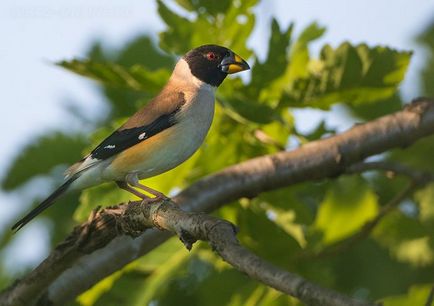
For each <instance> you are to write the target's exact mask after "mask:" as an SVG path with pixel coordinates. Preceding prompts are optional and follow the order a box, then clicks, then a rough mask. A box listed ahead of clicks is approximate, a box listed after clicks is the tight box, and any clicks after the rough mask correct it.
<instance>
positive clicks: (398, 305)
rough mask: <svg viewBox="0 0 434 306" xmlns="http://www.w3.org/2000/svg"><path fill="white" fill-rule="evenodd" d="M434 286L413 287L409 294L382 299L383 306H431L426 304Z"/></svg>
mask: <svg viewBox="0 0 434 306" xmlns="http://www.w3.org/2000/svg"><path fill="white" fill-rule="evenodd" d="M433 286H434V284H426V285H414V286H411V288H410V290H409V291H408V293H407V294H402V295H397V296H391V297H387V298H384V299H381V305H383V306H409V305H421V306H422V305H427V306H428V305H429V304H426V303H427V301H428V297H429V296H430V294H431V290H432V288H433Z"/></svg>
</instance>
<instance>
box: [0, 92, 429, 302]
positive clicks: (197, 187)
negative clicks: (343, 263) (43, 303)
mask: <svg viewBox="0 0 434 306" xmlns="http://www.w3.org/2000/svg"><path fill="white" fill-rule="evenodd" d="M432 134H434V105H433V102H432V101H430V100H428V99H418V100H417V101H415V102H413V103H412V104H410V105H409V106H407V107H406V108H405V109H404V110H402V111H400V112H397V113H394V114H391V115H387V116H384V117H382V118H379V119H377V120H375V121H371V122H369V123H366V124H361V125H356V126H354V127H353V128H352V129H350V130H349V131H347V132H345V133H342V134H340V135H336V136H333V137H330V138H328V139H323V140H319V141H315V142H311V143H309V144H307V145H305V146H303V147H301V148H299V149H296V150H294V151H291V152H279V153H277V154H273V155H268V156H263V157H258V158H254V159H251V160H249V161H246V162H243V163H240V164H238V165H235V166H232V167H229V168H227V169H225V170H223V171H221V172H219V173H217V174H214V175H212V176H209V177H206V178H204V179H202V180H200V181H198V182H197V183H195V184H193V185H192V186H190V187H189V188H187V189H186V190H184V191H183V192H181V193H180V194H179V195H178V196H177V197H175V198H174V201H175V202H176V203H178V204H179V205H182V206H183V207H184V209H186V210H191V211H202V212H209V211H212V210H214V209H216V208H218V207H220V206H221V205H223V204H226V203H229V202H231V201H233V200H236V199H239V198H241V197H254V196H256V195H257V194H259V193H261V192H263V191H268V190H273V189H277V188H280V187H284V186H289V185H292V184H296V183H299V182H304V181H308V180H317V179H324V178H328V177H334V176H337V175H339V174H342V173H344V172H345V171H346V168H347V167H348V166H350V165H352V164H354V163H356V162H360V161H362V160H364V159H365V158H366V157H368V156H372V155H375V154H379V153H382V152H385V151H387V150H389V149H392V148H397V147H406V146H408V145H410V144H412V143H413V142H415V141H416V140H418V139H420V138H422V137H425V136H428V135H432ZM114 236H116V235H113V236H111V237H109V238H111V239H113V238H114ZM165 239H167V234H161V233H158V232H156V231H146V233H145V234H144V235H142V236H140V237H139V238H137V239H135V240H131V239H127V238H122V237H117V238H115V239H113V241H112V242H111V243H109V244H108V245H106V244H107V242H106V243H105V244H98V242H97V241H95V242H94V244H93V249H92V248H90V249H87V250H86V251H85V252H71V253H68V256H63V257H62V256H58V255H56V254H58V252H59V251H62V250H61V248H60V250H59V248H58V249H56V251H54V252H53V253H52V254H51V255H50V256H49V257H48V258H47V259H46V260H45V261H44V262H43V263H42V264H41V265H40V266H39V267H37V268H36V269H35V270H34V271H32V272H31V273H29V275H28V276H27V277H25V278H24V279H23V280H22V281H20V282H18V283H17V284H16V285H15V286H13V287H11V288H9V289H8V290H7V291H6V292H5V293H4V294H3V295H2V296H0V301H2V299H3V301H4V299H7V300H8V301H14V302H16V303H15V304H13V305H31V303H32V302H33V301H34V299H35V297H36V296H40V294H41V292H44V291H45V290H47V288H48V292H47V294H46V297H48V298H49V300H51V301H53V302H55V303H59V304H62V303H65V302H66V301H68V300H69V299H72V298H74V297H75V296H76V295H78V294H79V293H81V292H82V291H84V290H86V289H87V288H89V287H90V286H91V285H93V284H94V283H96V282H97V281H98V280H100V279H102V278H104V277H106V276H108V275H109V274H111V273H112V272H114V271H116V270H118V269H120V268H121V267H123V266H124V265H126V264H127V263H129V262H130V261H132V260H134V259H135V258H138V257H140V256H141V255H143V254H145V253H146V252H148V251H149V250H151V249H152V248H153V247H155V246H156V245H158V244H159V243H161V242H162V241H164V240H165ZM102 247H104V248H103V249H100V250H98V251H97V252H95V250H97V249H98V248H102ZM91 252H92V254H89V255H87V256H84V255H86V254H88V253H91ZM68 267H71V268H70V269H67V268H68ZM89 267H92V269H89ZM62 272H63V273H62ZM60 274H61V275H60ZM59 276H60V277H59ZM18 297H20V298H22V300H21V299H18Z"/></svg>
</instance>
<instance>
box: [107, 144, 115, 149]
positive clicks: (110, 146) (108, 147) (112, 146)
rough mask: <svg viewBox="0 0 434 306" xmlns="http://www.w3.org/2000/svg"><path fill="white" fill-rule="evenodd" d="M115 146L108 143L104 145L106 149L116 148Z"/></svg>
mask: <svg viewBox="0 0 434 306" xmlns="http://www.w3.org/2000/svg"><path fill="white" fill-rule="evenodd" d="M114 148H116V146H115V145H107V146H105V147H104V149H114Z"/></svg>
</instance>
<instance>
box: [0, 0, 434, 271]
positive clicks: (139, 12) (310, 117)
mask: <svg viewBox="0 0 434 306" xmlns="http://www.w3.org/2000/svg"><path fill="white" fill-rule="evenodd" d="M169 2H170V1H169ZM255 11H256V12H257V13H258V19H257V25H256V28H255V31H254V34H253V37H252V38H251V39H250V40H249V41H248V44H249V45H250V46H251V47H253V48H255V49H256V50H258V52H259V54H260V55H262V56H264V55H265V53H266V45H267V41H268V34H269V33H268V28H269V22H270V18H271V17H272V16H275V17H276V18H277V19H278V21H279V22H280V23H281V24H282V25H284V26H286V25H287V24H288V23H290V22H294V23H295V25H296V28H295V33H296V34H297V33H298V32H299V31H301V30H302V29H303V28H304V27H305V26H307V25H308V24H309V23H311V22H312V21H317V22H319V23H320V24H321V25H324V26H326V27H327V32H326V34H325V35H324V37H323V38H321V39H320V40H319V41H317V42H316V43H315V44H314V45H313V48H312V49H313V51H314V52H317V51H318V50H319V48H320V47H321V46H322V45H323V44H324V43H330V44H332V45H334V46H336V45H338V44H339V43H341V42H343V41H345V40H349V41H350V42H352V43H361V42H366V43H368V44H369V45H378V44H380V45H387V46H390V47H394V48H397V49H404V50H414V51H415V54H414V56H413V59H412V62H411V64H410V70H409V73H408V74H407V76H406V79H405V81H404V83H403V86H402V91H403V96H404V98H406V99H407V100H408V99H411V98H412V97H415V96H418V95H419V89H418V78H417V76H418V73H419V71H420V69H421V68H422V67H421V65H422V63H423V62H424V58H425V52H424V50H423V48H421V47H420V46H418V45H416V43H415V41H414V38H415V36H416V35H417V34H419V33H420V32H421V31H422V30H423V29H424V28H425V27H426V26H427V25H428V24H430V22H432V21H433V20H434V0H418V1H417V5H416V4H415V1H409V0H395V1H393V2H392V1H386V0H364V1H348V0H328V1H322V0H303V1H300V0H299V1H285V0H263V1H262V2H261V3H260V5H259V6H258V7H257V8H255ZM163 28H164V24H163V23H162V21H161V20H160V19H159V17H158V14H157V13H156V3H155V1H150V0H148V1H138V0H129V1H125V2H122V3H121V2H120V1H118V0H104V1H102V0H94V1H91V2H90V1H84V0H75V1H72V0H62V1H55V0H51V1H50V0H39V1H37V2H36V1H34V0H18V1H17V0H2V1H0V37H1V39H2V41H1V43H0V67H1V68H0V69H1V81H0V106H1V109H2V114H3V116H2V120H1V121H0V140H1V145H0V179H1V178H2V176H3V175H4V173H5V171H6V170H7V167H8V164H9V163H10V161H11V160H12V159H13V158H14V156H15V155H16V154H17V153H18V152H19V150H20V148H22V147H23V146H24V145H25V144H26V143H28V142H29V141H30V140H31V139H32V138H35V137H37V136H38V135H41V134H44V133H45V132H46V131H48V130H53V129H59V128H60V129H63V130H69V129H78V128H80V126H79V124H78V123H77V122H74V120H73V119H72V116H71V115H70V114H68V111H67V108H66V105H67V104H69V105H74V106H76V107H79V108H81V109H83V110H84V111H85V112H86V114H87V115H88V117H89V118H92V117H98V116H99V112H100V107H101V105H102V104H103V103H102V102H103V101H102V100H101V99H102V97H101V96H100V95H99V94H98V92H97V91H96V90H95V86H94V83H93V82H92V81H90V80H88V79H85V78H82V77H80V76H76V75H74V74H71V73H69V72H67V71H66V70H63V69H61V68H58V67H56V66H54V65H52V63H53V62H56V61H59V60H64V59H72V58H76V57H78V58H83V57H85V54H86V51H87V49H88V47H89V46H90V45H91V43H92V42H93V41H95V40H102V41H103V42H104V43H105V44H107V45H108V46H112V47H114V48H121V47H122V45H123V44H125V43H126V42H128V41H130V40H132V39H133V38H134V37H135V36H137V35H139V34H143V33H151V34H152V35H153V36H154V37H155V38H157V33H158V31H161V30H162V29H163ZM145 52H146V50H144V55H145ZM296 115H297V116H298V118H299V120H298V121H299V122H301V123H300V124H301V126H300V128H302V129H309V128H310V127H311V125H312V124H315V122H318V120H320V119H321V118H323V117H324V113H322V112H319V111H297V112H296ZM327 120H328V122H329V124H331V125H333V124H335V125H338V126H339V127H340V128H341V129H344V128H346V127H347V125H348V124H350V123H348V122H342V121H340V120H341V119H340V118H338V116H336V115H335V114H331V115H327ZM307 122H310V123H311V125H309V124H308V123H307ZM35 162H37V161H35ZM39 190H42V192H43V191H44V188H41V189H39ZM35 192H36V193H37V192H38V190H36V189H35V188H24V189H23V190H20V191H19V193H20V195H18V194H6V193H4V192H0V205H1V208H2V209H1V210H0V211H1V213H0V229H3V228H4V227H5V225H6V224H10V223H12V221H14V220H15V219H16V218H17V217H18V216H19V215H21V214H22V213H23V211H24V210H25V208H24V207H22V206H20V204H22V203H20V201H19V198H20V196H22V194H26V193H29V194H32V195H34V194H35ZM39 192H41V191H39ZM47 230H49V229H47V228H46V227H43V226H41V224H38V222H34V223H33V224H29V226H28V229H27V230H26V229H25V230H23V231H22V233H20V234H19V235H20V236H19V237H17V238H18V239H16V240H17V241H16V242H15V243H14V244H13V245H12V246H11V247H10V248H9V249H8V250H7V252H8V253H9V254H14V256H10V257H11V259H10V263H11V264H13V263H17V262H18V263H20V262H24V263H30V264H34V263H37V262H38V261H39V260H40V258H41V256H44V254H46V253H47V252H48V251H49V250H48V241H47V239H46V236H45V235H44V232H46V231H47ZM34 237H40V239H33V238H34ZM18 250H21V251H23V250H24V252H18ZM26 250H27V252H26ZM19 254H24V255H19Z"/></svg>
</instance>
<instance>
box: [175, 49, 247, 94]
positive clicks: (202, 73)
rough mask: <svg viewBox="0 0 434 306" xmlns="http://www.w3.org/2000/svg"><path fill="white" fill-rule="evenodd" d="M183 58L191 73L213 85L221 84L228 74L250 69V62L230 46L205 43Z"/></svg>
mask: <svg viewBox="0 0 434 306" xmlns="http://www.w3.org/2000/svg"><path fill="white" fill-rule="evenodd" d="M183 59H184V60H185V61H186V62H187V64H188V66H189V68H190V71H191V73H192V74H193V75H194V76H195V77H196V78H198V79H199V80H201V81H202V82H205V83H207V84H209V85H211V86H216V87H217V86H219V85H220V84H221V83H222V82H223V80H224V79H225V78H226V76H227V75H228V74H232V73H237V72H240V71H243V70H247V69H250V67H249V64H247V62H246V61H245V60H243V59H242V58H241V57H240V56H239V55H237V54H235V53H234V52H233V51H232V50H229V49H228V48H225V47H221V46H217V45H203V46H200V47H198V48H195V49H193V50H191V51H189V52H188V53H187V54H186V55H184V57H183Z"/></svg>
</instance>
